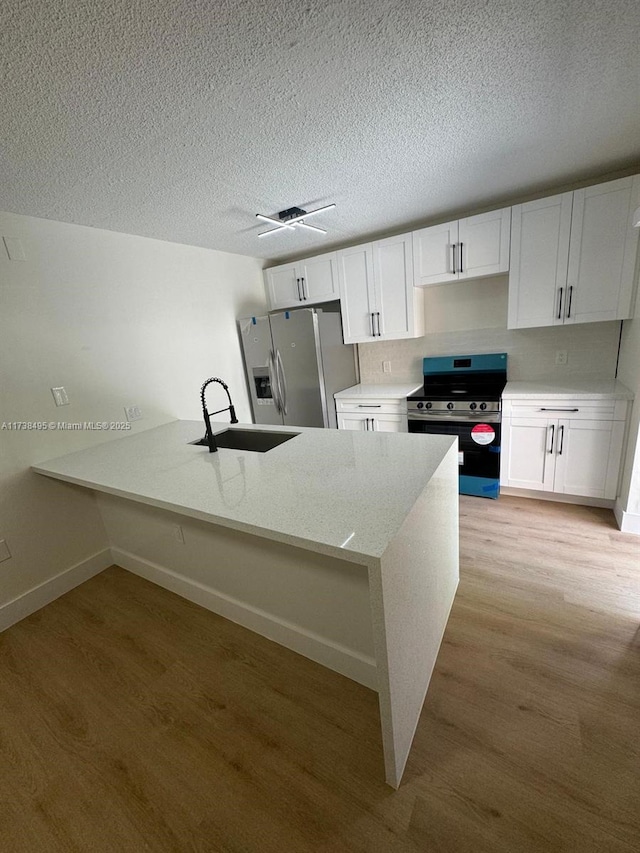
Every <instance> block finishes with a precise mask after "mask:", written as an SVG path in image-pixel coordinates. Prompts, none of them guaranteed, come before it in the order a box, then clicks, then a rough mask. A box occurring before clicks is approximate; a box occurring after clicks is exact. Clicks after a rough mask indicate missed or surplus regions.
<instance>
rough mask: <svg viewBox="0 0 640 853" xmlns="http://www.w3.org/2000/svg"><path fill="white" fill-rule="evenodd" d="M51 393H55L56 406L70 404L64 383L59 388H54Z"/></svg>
mask: <svg viewBox="0 0 640 853" xmlns="http://www.w3.org/2000/svg"><path fill="white" fill-rule="evenodd" d="M51 393H52V394H53V399H54V400H55V401H56V406H68V405H69V397H68V396H67V392H66V390H65V389H64V388H63V387H62V385H61V386H60V387H59V388H52V389H51Z"/></svg>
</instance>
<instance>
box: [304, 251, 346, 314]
mask: <svg viewBox="0 0 640 853" xmlns="http://www.w3.org/2000/svg"><path fill="white" fill-rule="evenodd" d="M296 266H298V267H300V272H301V278H302V289H303V293H304V296H305V297H306V301H307V302H310V303H313V304H317V303H318V302H329V301H330V300H332V299H338V298H339V297H340V289H339V287H338V268H337V255H336V253H335V252H331V253H330V254H328V255H319V256H318V257H317V258H308V259H307V260H306V261H304V262H299V263H298V264H296Z"/></svg>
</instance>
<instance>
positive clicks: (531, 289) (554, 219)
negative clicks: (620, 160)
mask: <svg viewBox="0 0 640 853" xmlns="http://www.w3.org/2000/svg"><path fill="white" fill-rule="evenodd" d="M572 200H573V193H563V194H562V195H554V196H550V197H549V198H543V199H539V200H538V201H530V202H528V203H527V204H516V205H514V206H513V207H512V208H511V269H510V271H509V320H508V327H509V328H510V329H522V328H526V327H528V326H552V325H555V324H558V323H562V322H563V314H562V305H561V304H560V303H561V300H562V299H563V298H564V291H565V290H566V282H567V268H568V262H569V235H570V233H571V207H572V203H573V201H572Z"/></svg>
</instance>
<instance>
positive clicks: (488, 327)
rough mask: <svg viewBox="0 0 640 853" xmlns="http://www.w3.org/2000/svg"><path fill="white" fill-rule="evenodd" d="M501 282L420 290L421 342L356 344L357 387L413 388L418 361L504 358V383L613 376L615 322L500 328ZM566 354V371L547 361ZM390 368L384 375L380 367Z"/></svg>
mask: <svg viewBox="0 0 640 853" xmlns="http://www.w3.org/2000/svg"><path fill="white" fill-rule="evenodd" d="M507 291H508V277H507V276H506V275H503V276H495V277H493V278H484V279H477V280H475V281H463V282H456V283H452V284H445V285H442V286H440V287H429V288H426V289H425V323H426V325H425V328H426V336H425V337H423V338H413V339H411V340H405V341H378V342H376V343H371V344H359V346H358V352H359V359H360V374H361V380H362V382H413V381H416V382H420V381H421V378H422V359H423V358H424V357H425V356H433V355H450V354H452V353H459V354H464V353H475V352H506V353H508V354H509V367H508V375H509V378H510V379H519V380H526V379H538V378H543V377H553V378H554V379H559V380H562V379H564V378H570V377H572V376H574V377H575V376H607V377H613V376H614V374H615V367H616V358H617V353H618V340H619V335H620V323H619V322H609V323H582V324H579V325H575V326H573V325H569V326H553V327H550V328H545V329H518V330H514V331H512V330H509V329H507ZM558 350H566V352H567V354H568V361H567V364H566V365H557V364H556V363H555V357H556V352H557V351H558ZM383 361H390V362H391V374H386V373H383V372H382V362H383Z"/></svg>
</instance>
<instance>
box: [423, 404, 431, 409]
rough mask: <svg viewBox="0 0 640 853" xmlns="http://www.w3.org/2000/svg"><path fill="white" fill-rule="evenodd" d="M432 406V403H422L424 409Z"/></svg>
mask: <svg viewBox="0 0 640 853" xmlns="http://www.w3.org/2000/svg"><path fill="white" fill-rule="evenodd" d="M432 406H433V403H425V404H424V407H425V409H430V408H431V407H432Z"/></svg>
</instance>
